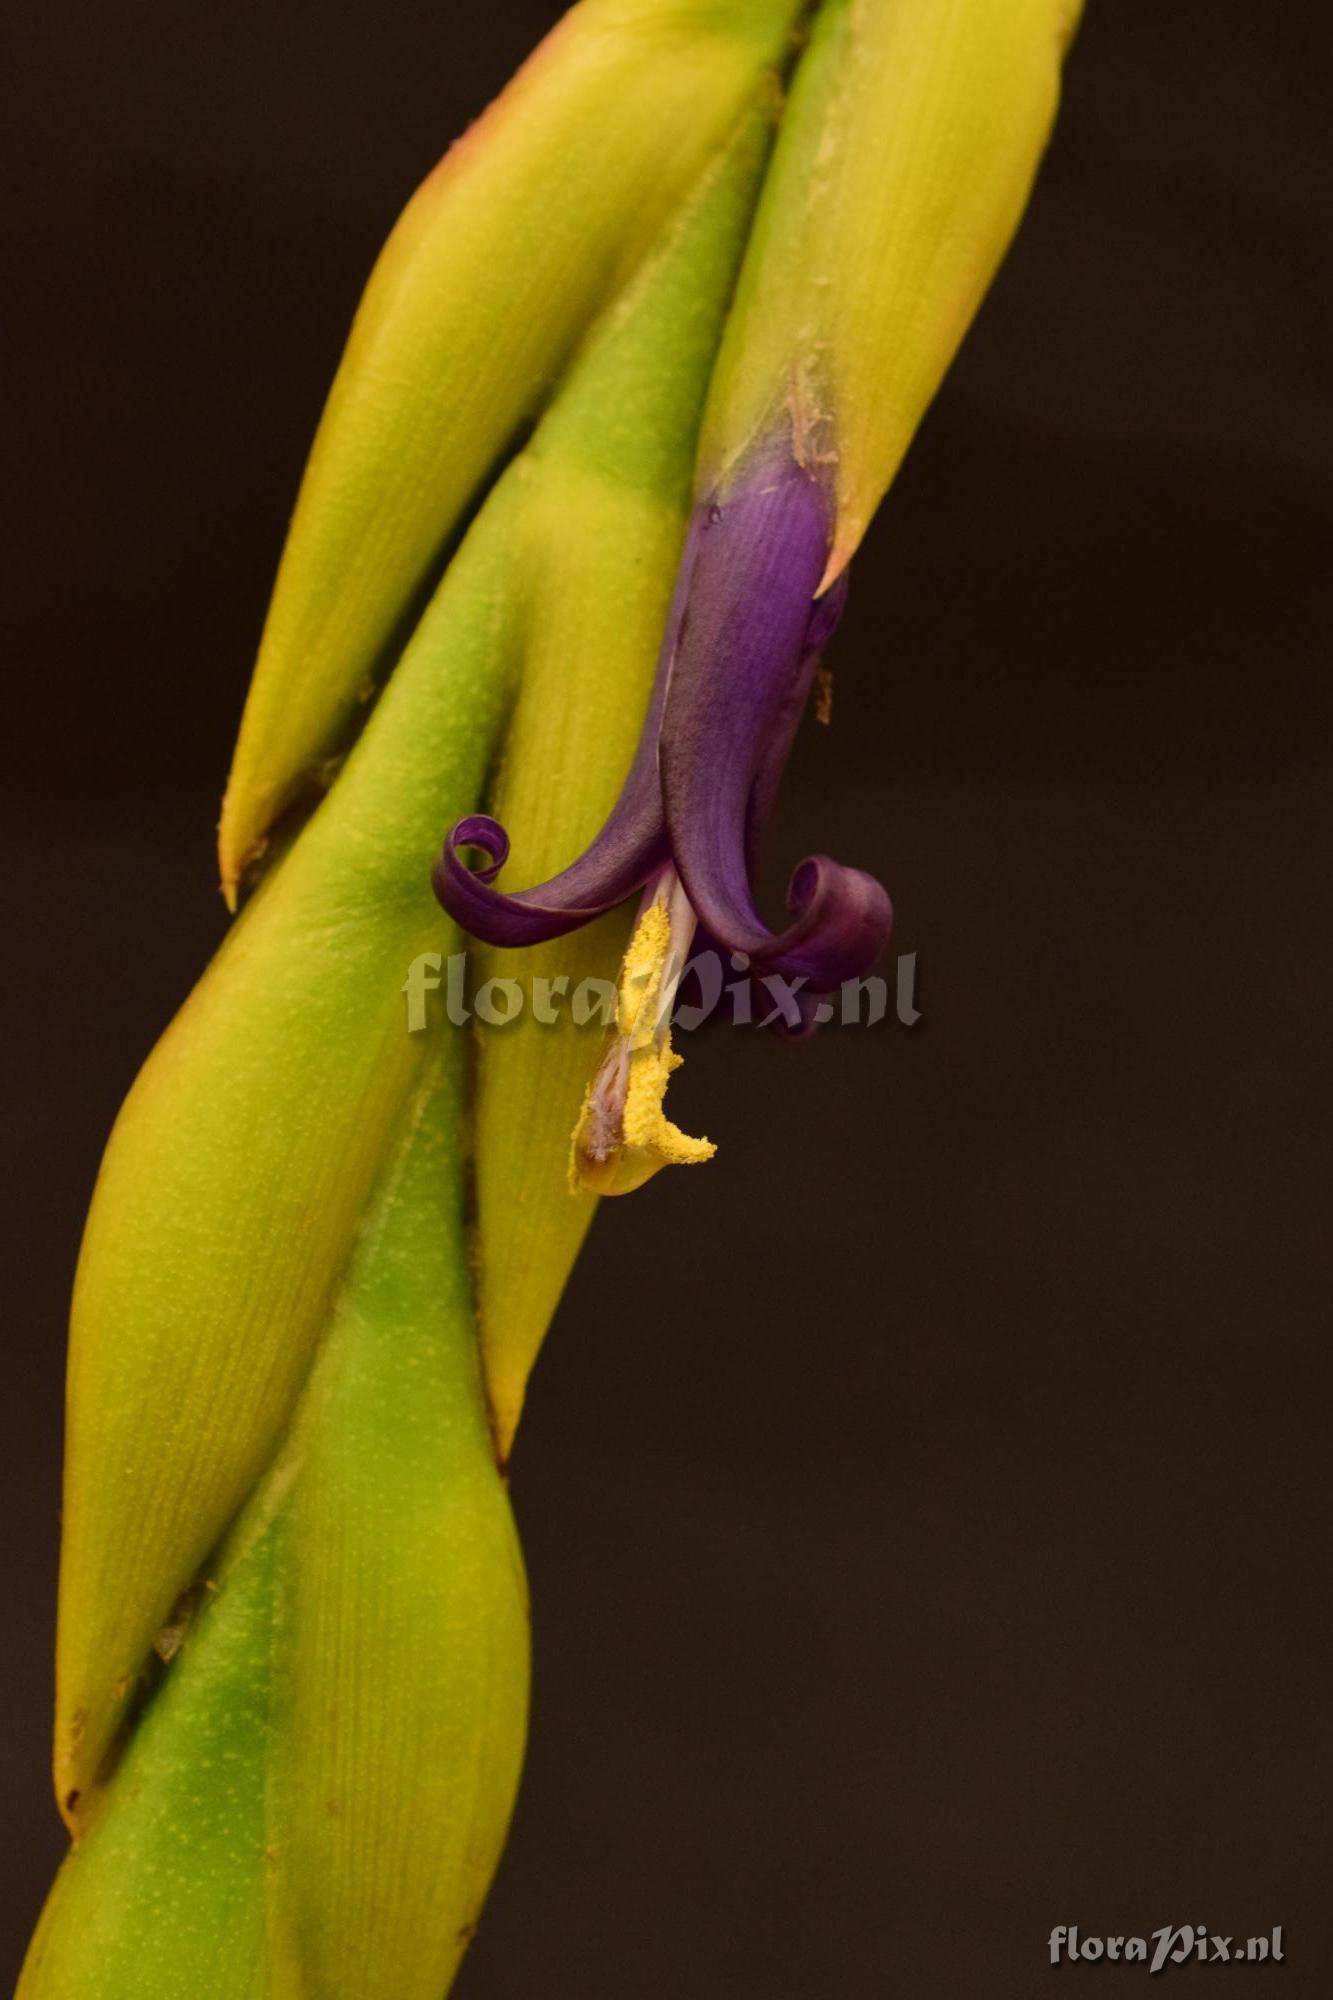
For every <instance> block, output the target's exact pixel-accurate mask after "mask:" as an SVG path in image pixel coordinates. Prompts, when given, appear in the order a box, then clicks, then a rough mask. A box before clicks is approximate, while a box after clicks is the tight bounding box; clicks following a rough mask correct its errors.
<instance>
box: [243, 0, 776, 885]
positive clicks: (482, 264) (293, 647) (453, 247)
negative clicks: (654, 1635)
mask: <svg viewBox="0 0 1333 2000" xmlns="http://www.w3.org/2000/svg"><path fill="white" fill-rule="evenodd" d="M798 11H799V0H583V4H582V5H580V6H577V7H575V8H573V9H572V10H571V12H570V13H569V14H568V15H567V16H566V17H565V19H564V20H563V21H562V22H561V23H560V25H559V27H558V28H556V29H555V30H554V32H553V33H552V34H551V35H550V36H548V38H547V40H546V41H545V42H544V43H543V44H542V46H541V48H540V49H539V50H538V51H537V53H536V54H535V55H534V56H533V57H532V58H531V59H530V61H529V62H528V63H527V64H525V66H524V68H523V69H522V70H521V71H520V72H519V74H518V76H517V77H516V78H515V79H514V81H513V82H512V83H511V84H510V86H509V88H508V89H507V90H506V91H505V92H504V93H503V95H502V96H501V97H500V98H498V99H497V101H496V102H495V104H494V105H492V106H491V108H490V110H489V111H488V112H487V113H486V115H485V116H484V117H483V118H482V119H480V120H479V121H478V123H477V124H476V125H474V126H473V128H472V130H471V131H470V132H469V133H468V134H467V135H466V136H465V137H464V138H463V139H461V140H460V141H459V142H458V144H457V145H455V146H454V147H453V148H452V150H451V151H450V152H449V153H448V154H447V155H446V156H445V158H444V160H443V161H442V162H441V164H440V165H439V167H438V168H437V169H436V170H435V172H434V173H433V174H432V175H431V176H430V178H429V179H428V180H427V181H426V182H425V183H424V185H423V186H422V187H421V189H420V190H419V191H418V193H417V194H416V196H415V197H414V199H413V200H412V201H411V203H410V204H409V205H408V207H407V209H406V211H405V212H404V214H403V216H402V219H401V220H400V222H399V223H398V226H397V228H396V229H395V230H394V232H393V234H392V235H391V237H390V238H389V241H388V243H387V244H386V246H385V249H384V252H383V255H382V256H381V258H380V260H379V263H378V264H377V266H376V268H375V271H374V274H373V275H372V277H371V280H370V283H369V285H368V287H367V289H366V294H365V297H364V299H363V301H362V304H361V307H360V309H359V311H358V313H357V316H356V322H355V324H354V326H353V328H352V333H351V337H350V339H349V341H348V345H347V351H346V353H345V355H344V357H343V361H342V364H341V366H340V368H339V370H338V375H337V379H336V380H335V382H334V384H333V388H332V391H331V392H330V396H329V401H328V405H327V408H326V410H325V412H324V416H323V419H322V421H321V424H320V427H319V432H318V435H317V437H316V439H315V444H314V448H313V450H312V452H311V456H310V462H309V465H308V467H307V469H306V474H305V478H304V481H303V483H302V487H301V492H300V497H299V499H298V502H297V507H296V513H295V516H294V518H293V521H292V526H291V532H290V534H289V536H288V540H287V547H286V549H285V551H284V554H283V559H282V564H281V568H280V570H279V573H278V578H277V583H276V585H275V588H274V592H273V601H272V605H271V607H270V610H269V614H268V620H267V623H266V626H265V629H264V637H263V643H262V645H261V648H260V653H259V660H258V663H257V665H256V668H255V674H254V680H253V683H252V686H251V690H250V696H249V700H248V702H247V704H246V711H245V717H244V721H243V723H242V727H241V734H240V740H239V742H238V745H237V749H236V755H235V760H234V763H233V766H232V774H231V780H230V783H229V785H228V788H227V797H226V801H225V804H224V807H223V815H222V827H221V835H220V843H219V857H220V863H221V870H222V880H223V886H224V889H225V891H226V893H227V896H228V898H229V900H230V901H232V902H234V900H235V896H236V891H237V885H238V883H239V881H240V878H241V875H242V873H243V871H244V869H245V868H246V866H247V864H248V862H249V861H250V859H251V858H252V857H253V856H254V854H255V853H256V852H257V851H258V850H259V849H260V848H261V847H262V845H263V843H264V840H265V838H266V836H267V833H268V829H269V828H270V827H271V825H272V823H273V821H274V820H275V819H276V818H277V817H278V815H279V814H280V813H281V812H282V810H283V808H284V807H285V806H286V805H288V804H289V803H290V802H291V801H292V799H293V798H294V797H295V796H296V795H297V794H298V792H299V791H300V789H301V787H302V786H303V784H305V783H308V782H309V781H310V780H311V779H312V778H313V777H314V776H315V774H316V773H317V772H318V770H319V767H320V766H321V765H322V764H323V763H324V762H325V761H326V760H327V759H328V757H329V756H330V754H331V753H333V752H335V751H338V750H340V749H342V748H343V747H344V744H345V739H346V736H347V734H348V732H349V729H350V727H351V726H352V724H353V722H354V720H355V718H356V715H357V712H358V710H359V708H360V706H361V704H363V703H364V702H365V700H366V699H368V697H369V695H370V693H371V691H372V689H373V686H374V682H375V678H376V676H377V674H378V673H379V672H380V671H381V670H382V669H383V668H384V667H385V666H386V665H387V664H388V663H389V661H390V658H391V654H392V649H393V646H394V644H395V642H397V643H401V640H402V637H403V636H404V634H403V629H402V628H403V623H404V620H405V619H407V618H408V616H409V614H410V612H411V609H412V606H413V601H414V596H415V594H416V593H417V592H418V591H419V590H420V589H421V587H422V586H423V584H424V583H425V582H426V581H427V579H428V577H429V574H430V571H431V566H432V564H433V563H434V562H435V561H436V560H437V559H438V558H439V556H440V554H441V552H442V550H443V549H444V547H445V544H446V543H447V541H448V539H449V537H450V535H451V533H452V532H453V530H454V529H455V528H456V527H457V525H458V523H459V521H460V519H461V517H462V515H463V513H464V511H465V510H466V508H467V506H468V504H469V502H470V501H471V500H472V499H473V498H474V497H475V496H476V494H477V492H478V490H479V489H480V488H481V487H482V486H483V485H484V483H485V480H486V478H487V475H488V474H489V473H491V472H492V471H493V469H494V467H495V465H496V462H497V460H498V459H499V458H500V457H501V456H502V454H503V453H504V451H505V449H506V447H507V446H508V445H509V444H510V442H511V441H512V439H513V436H514V433H515V432H516V430H517V429H518V428H519V426H520V425H521V424H522V423H523V422H524V421H525V420H527V419H529V418H531V417H532V416H533V415H534V414H535V413H536V412H537V411H538V410H539V409H540V408H541V406H542V404H543V402H544V401H545V399H546V397H547V396H548V394H549V392H550V388H551V384H552V382H553V380H554V379H555V377H556V375H557V374H558V372H559V370H560V368H561V367H562V366H563V364H564V362H565V361H566V359H567V358H568V356H569V354H570V353H571V351H572V349H573V347H574V345H575V344H576V342H577V340H578V338H579V336H580V334H581V332H582V331H583V329H584V328H585V327H586V325H587V324H588V322H589V320H590V319H591V318H592V317H593V315H594V314H595V313H596V312H597V311H598V310H599V308H600V307H601V306H602V305H604V304H605V303H606V302H607V301H608V300H609V299H611V298H613V297H614V296H615V294H616V292H617V291H618V290H619V288H620V287H621V286H622V285H623V283H624V282H625V279H626V278H627V276H628V274H629V273H630V272H631V271H632V269H633V268H634V265H635V264H636V263H637V262H638V260H639V259H640V258H641V257H642V256H643V255H644V254H645V252H646V251H647V250H648V249H650V248H651V246H652V244H653V243H654V242H655V240H656V239H657V237H658V235H659V234H660V232H661V230H662V227H663V225H664V223H665V222H666V221H667V219H668V218H669V217H670V215H671V213H672V211H673V209H674V208H675V207H676V206H677V205H678V204H679V202H680V201H681V199H682V198H683V196H684V194H685V192H686V190H687V189H688V188H689V187H690V185H691V184H692V183H693V181H694V180H695V179H696V177H697V176H698V174H699V173H700V171H701V170H702V168H703V167H704V165H705V163H706V162H707V160H708V159H709V157H710V156H711V155H712V154H713V153H715V152H716V150H717V148H718V146H719V144H721V143H722V141H723V139H724V137H725V135H726V133H727V132H728V131H729V130H730V128H731V127H732V125H733V124H734V122H735V120H736V118H737V116H738V115H739V113H740V111H741V110H742V108H743V107H744V105H745V104H746V103H747V102H748V101H750V100H751V99H752V97H753V94H754V90H755V84H756V79H757V78H758V77H760V76H761V75H762V74H763V73H764V72H765V70H766V68H767V66H769V65H771V64H773V63H775V62H778V61H780V60H781V58H782V57H783V55H784V54H785V51H786V47H787V42H788V37H789V33H790V29H791V24H792V20H793V18H794V16H795V15H796V14H797V12H798Z"/></svg>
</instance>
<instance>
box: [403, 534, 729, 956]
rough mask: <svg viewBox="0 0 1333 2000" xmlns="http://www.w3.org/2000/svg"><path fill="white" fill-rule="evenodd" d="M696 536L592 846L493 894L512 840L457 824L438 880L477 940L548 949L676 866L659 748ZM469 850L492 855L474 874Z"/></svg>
mask: <svg viewBox="0 0 1333 2000" xmlns="http://www.w3.org/2000/svg"><path fill="white" fill-rule="evenodd" d="M695 538H696V531H695V529H694V528H693V527H691V530H690V535H689V538H688V539H687V542H686V546H685V555H684V559H683V561H682V564H681V569H680V573H679V575H678V577H677V579H676V587H675V591H674V593H673V596H672V600H671V610H670V612H669V614H668V617H667V628H666V637H665V639H664V641H663V644H662V650H661V652H660V654H659V655H658V662H657V673H656V677H655V679H654V681H653V691H652V695H651V697H650V699H649V703H648V713H647V715H646V716H645V718H644V724H643V732H642V734H641V735H640V737H639V744H638V748H637V750H636V751H635V753H634V762H633V764H632V765H631V766H630V770H629V775H628V777H627V778H626V779H625V783H624V786H623V787H622V789H621V793H620V797H619V798H618V799H617V800H616V803H615V805H614V806H613V807H612V809H611V816H610V818H609V819H608V820H607V822H606V824H605V826H604V827H603V828H602V830H601V832H600V833H599V834H598V836H597V838H596V839H595V840H594V841H593V843H592V845H591V847H588V848H586V849H585V850H584V852H583V853H582V854H581V855H580V856H579V858H578V860H577V861H574V862H572V863H571V864H570V866H569V867H568V868H566V869H564V870H563V872H562V873H561V874H559V875H555V876H552V878H551V879H550V881H548V882H543V883H540V884H539V885H538V886H537V887H536V888H535V889H523V890H520V891H518V892H517V893H516V894H513V895H506V894H505V893H504V891H503V890H501V889H494V888H492V887H491V884H492V883H493V882H494V880H495V877H496V876H497V875H498V874H499V872H500V870H501V868H503V866H504V864H505V862H506V860H507V859H508V856H509V836H508V834H507V833H506V832H505V830H504V828H503V827H502V826H501V825H500V823H499V821H498V820H494V819H490V818H489V817H487V816H486V815H485V814H481V813H477V814H474V815H472V817H470V818H468V819H461V820H459V822H458V824H457V826H455V827H454V828H453V829H452V831H451V832H450V833H449V835H448V838H447V839H446V840H445V843H444V852H443V853H442V854H441V856H440V858H439V860H438V861H437V862H436V864H435V868H434V870H433V872H432V875H431V881H432V883H433V885H434V888H435V894H436V896H437V897H438V898H439V900H440V902H441V903H443V905H444V907H445V909H446V910H447V911H448V912H449V914H450V916H451V917H452V918H453V919H454V921H455V922H456V923H458V924H460V925H461V926H462V928H463V929H464V930H465V931H469V932H471V934H472V936H473V937H478V938H481V939H483V940H484V942H485V943H487V944H494V945H524V944H540V943H542V942H543V941H544V940H545V939H547V938H553V937H563V936H564V935H565V933H566V932H568V931H573V930H577V929H578V927H579V925H580V924H586V923H590V922H591V921H592V919H593V918H594V917H599V916H601V915H602V913H603V912H604V911H605V910H610V909H614V908H615V905H616V904H617V903H623V902H624V900H625V898H626V897H627V896H632V895H633V894H634V892H635V890H636V889H641V888H642V887H643V885H644V883H645V882H646V881H647V880H648V877H649V876H650V875H651V874H653V873H654V871H655V870H656V869H658V868H660V867H662V866H663V864H664V863H665V862H666V861H667V860H668V859H669V853H668V847H667V837H666V824H665V820H664V818H663V814H662V787H661V780H660V778H659V776H658V770H657V748H658V738H659V736H660V734H661V729H662V715H663V711H664V709H665V706H666V693H667V682H668V679H669V677H670V667H671V657H672V654H673V652H674V651H675V647H676V642H677V638H678V635H679V632H680V624H681V619H682V617H683V615H684V610H685V596H686V592H685V582H686V578H687V576H688V573H689V569H690V567H691V561H692V556H691V551H692V549H693V547H694V542H695ZM463 847H479V848H480V849H481V850H482V852H483V853H484V854H485V855H486V857H487V863H486V866H485V867H484V868H478V869H476V870H473V869H470V868H469V867H468V866H467V864H466V863H465V862H464V861H463V859H462V857H461V855H460V853H459V849H460V848H463Z"/></svg>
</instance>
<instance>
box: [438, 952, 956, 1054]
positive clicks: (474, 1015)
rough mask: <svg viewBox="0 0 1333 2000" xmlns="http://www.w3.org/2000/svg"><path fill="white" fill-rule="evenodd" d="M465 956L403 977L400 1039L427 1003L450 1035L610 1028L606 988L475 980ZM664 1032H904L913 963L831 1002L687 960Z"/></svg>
mask: <svg viewBox="0 0 1333 2000" xmlns="http://www.w3.org/2000/svg"><path fill="white" fill-rule="evenodd" d="M476 971H477V968H476V965H475V962H474V959H473V955H472V954H471V953H469V952H466V951H456V952H451V953H450V955H449V957H448V958H447V959H446V958H445V956H444V955H443V953H441V952H438V951H423V952H418V954H417V956H416V957H415V958H414V959H413V960H412V962H411V964H410V965H409V966H408V968H407V977H406V978H405V979H404V981H403V985H402V992H403V996H404V1000H405V1002H406V1009H407V1030H408V1033H409V1034H412V1035H416V1034H421V1033H422V1032H423V1031H424V1030H425V1029H426V1028H427V1027H428V1026H429V1025H430V1022H431V1017H432V1003H433V1005H434V1007H435V1008H437V1009H439V1010H440V1011H441V1012H442V1013H443V1016H444V1018H445V1019H446V1020H447V1021H448V1022H449V1023H450V1025H451V1026H452V1027H455V1028H461V1027H465V1026H466V1025H467V1024H468V1023H469V1022H470V1021H473V1020H476V1021H479V1022H480V1023H481V1025H482V1026H483V1027H487V1028H506V1027H509V1026H510V1025H511V1023H513V1022H515V1021H519V1020H522V1019H524V1018H527V1019H531V1020H534V1021H536V1022H537V1023H538V1024H539V1025H540V1026H542V1027H554V1026H556V1025H557V1023H559V1022H562V1021H568V1022H572V1023H573V1025H574V1026H575V1027H576V1028H588V1027H602V1028H609V1027H611V1026H612V1024H613V1023H614V1022H615V1019H616V1009H617V1002H618V992H619V989H618V987H617V985H616V982H615V981H614V980H613V979H598V978H594V977H592V976H587V977H584V978H580V979H577V980H576V979H575V978H574V977H573V976H572V975H571V974H568V973H548V974H543V973H535V974H533V975H532V976H531V978H530V979H528V980H519V979H515V978H512V977H508V976H502V975H495V974H490V975H488V976H487V977H485V978H483V979H480V980H478V979H477V977H476ZM667 1004H668V1005H669V1009H670V1025H671V1028H672V1030H673V1032H674V1031H676V1030H683V1031H684V1032H685V1033H687V1034H688V1033H690V1032H691V1031H692V1030H693V1029H695V1028H701V1027H702V1026H703V1025H704V1023H705V1022H706V1021H712V1020H717V1019H722V1020H725V1021H728V1022H730V1023H731V1025H732V1026H734V1027H756V1028H779V1029H785V1030H786V1031H787V1032H788V1033H792V1034H799V1033H801V1032H803V1031H805V1030H808V1029H809V1028H812V1027H825V1026H828V1025H830V1024H834V1023H836V1024H837V1025H838V1026H839V1027H844V1028H847V1027H861V1028H874V1027H877V1026H878V1025H879V1024H880V1023H881V1022H883V1021H886V1020H888V1019H889V1018H890V1009H892V1019H893V1020H894V1021H896V1022H898V1023H899V1024H900V1025H901V1026H902V1027H904V1028H914V1027H915V1026H916V1025H917V1023H918V1022H919V1021H920V1019H921V1009H920V1008H919V1007H918V1005H917V954H916V953H915V952H914V951H909V952H901V953H899V955H898V957H897V958H896V959H895V961H894V965H893V979H892V982H890V981H889V980H888V979H885V978H881V977H880V975H879V974H878V973H871V974H868V975H867V976H866V977H865V978H863V979H848V980H845V981H844V982H843V984H842V985H841V986H840V987H838V988H837V989H836V990H835V991H834V992H832V993H813V992H811V991H810V987H809V981H808V980H806V979H803V978H802V977H801V976H800V975H799V974H798V975H796V976H795V977H792V978H786V977H784V976H783V975H782V974H781V973H777V972H755V971H754V970H753V969H752V967H751V965H750V961H749V959H748V958H747V957H746V955H745V953H744V952H740V951H738V952H732V953H730V954H729V955H728V956H727V957H726V958H725V959H724V958H723V956H722V955H721V953H719V952H716V951H700V952H697V953H696V954H695V956H694V957H693V958H691V959H689V960H688V961H687V962H686V964H685V966H684V968H683V970H682V972H681V975H680V979H679V982H678V984H673V985H672V987H671V990H670V994H669V996H668V1003H667Z"/></svg>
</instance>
